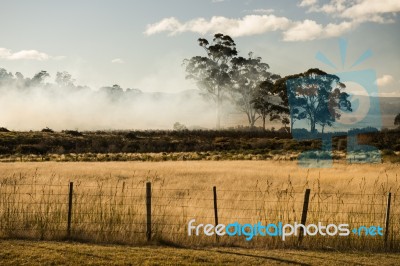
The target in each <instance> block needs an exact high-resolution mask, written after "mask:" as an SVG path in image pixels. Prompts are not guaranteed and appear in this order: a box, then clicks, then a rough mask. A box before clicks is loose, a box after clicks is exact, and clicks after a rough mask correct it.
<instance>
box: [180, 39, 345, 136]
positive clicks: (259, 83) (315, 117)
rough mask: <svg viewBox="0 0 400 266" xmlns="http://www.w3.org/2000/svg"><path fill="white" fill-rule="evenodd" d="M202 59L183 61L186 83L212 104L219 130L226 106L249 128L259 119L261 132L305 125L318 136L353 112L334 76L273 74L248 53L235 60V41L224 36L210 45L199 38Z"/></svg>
mask: <svg viewBox="0 0 400 266" xmlns="http://www.w3.org/2000/svg"><path fill="white" fill-rule="evenodd" d="M198 44H199V45H200V47H202V48H203V49H204V51H205V54H206V55H205V56H204V55H203V56H194V57H192V58H190V59H185V60H184V62H183V63H184V66H185V70H186V73H187V76H186V77H187V78H188V79H192V80H194V81H195V82H196V85H197V87H198V88H199V89H200V91H201V93H202V94H203V95H204V96H205V97H206V98H208V99H211V100H212V101H214V102H215V106H216V117H217V121H216V128H217V129H220V128H221V109H222V105H223V103H224V102H225V101H230V102H231V103H233V104H234V105H235V106H236V108H237V110H238V111H240V112H242V113H244V114H245V115H246V117H247V120H248V125H249V126H250V127H252V128H253V127H255V124H256V121H257V120H258V119H261V120H262V124H263V128H264V130H265V127H266V119H269V120H270V121H273V120H280V121H281V122H282V123H283V124H284V125H285V127H286V125H287V124H289V123H290V125H291V128H292V129H293V124H294V123H295V122H296V121H299V120H306V121H307V122H308V124H309V125H310V132H312V133H316V132H317V126H319V127H321V129H322V132H323V131H324V129H325V127H327V126H332V125H333V123H334V122H335V121H336V119H338V118H340V115H341V112H340V111H339V110H344V111H349V112H351V111H352V108H351V103H350V101H349V100H348V98H349V94H347V93H345V92H344V89H345V85H344V84H343V83H342V82H340V79H339V77H338V76H336V75H332V74H328V73H326V72H324V71H322V70H319V69H316V68H312V69H309V70H307V71H305V72H304V73H299V74H295V75H289V76H286V77H281V76H280V75H277V74H274V73H271V72H270V71H269V68H270V67H269V65H268V64H267V63H264V62H263V61H262V58H261V57H256V56H254V54H253V53H252V52H249V53H248V56H246V57H242V56H239V55H238V51H237V49H236V44H235V41H234V40H233V39H232V38H231V37H230V36H228V35H224V34H221V33H218V34H215V35H214V38H213V40H212V42H211V43H210V42H209V41H208V40H207V39H204V38H200V39H198Z"/></svg>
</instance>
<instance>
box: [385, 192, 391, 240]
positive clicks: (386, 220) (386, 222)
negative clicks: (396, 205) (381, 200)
mask: <svg viewBox="0 0 400 266" xmlns="http://www.w3.org/2000/svg"><path fill="white" fill-rule="evenodd" d="M391 200H392V193H390V192H389V193H388V197H387V205H386V217H385V248H387V247H388V237H389V226H390V203H391Z"/></svg>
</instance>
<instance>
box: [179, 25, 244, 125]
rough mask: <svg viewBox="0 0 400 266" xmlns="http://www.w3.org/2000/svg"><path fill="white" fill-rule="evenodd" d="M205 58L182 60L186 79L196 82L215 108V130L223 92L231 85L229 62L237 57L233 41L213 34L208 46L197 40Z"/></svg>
mask: <svg viewBox="0 0 400 266" xmlns="http://www.w3.org/2000/svg"><path fill="white" fill-rule="evenodd" d="M198 43H199V45H200V46H201V47H203V48H204V50H205V52H206V54H207V56H195V57H192V58H190V59H185V60H184V65H185V67H186V72H187V76H186V78H188V79H193V80H195V81H196V84H197V86H198V88H199V89H200V90H201V91H202V94H203V96H206V97H208V98H211V99H212V100H213V101H214V102H215V104H216V107H217V123H216V127H217V129H220V128H221V106H222V101H223V99H224V98H225V92H226V90H227V89H228V88H229V86H230V84H231V79H230V77H229V72H230V70H231V60H232V58H234V57H235V56H236V55H237V51H236V44H235V42H234V41H233V39H232V38H231V37H230V36H228V35H224V34H221V33H218V34H215V35H214V39H213V43H212V44H211V45H210V44H209V42H208V41H207V40H206V39H202V38H200V39H198Z"/></svg>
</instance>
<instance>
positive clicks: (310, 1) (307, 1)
mask: <svg viewBox="0 0 400 266" xmlns="http://www.w3.org/2000/svg"><path fill="white" fill-rule="evenodd" d="M317 2H318V0H303V1H301V2H300V4H299V6H312V5H315V4H316V3H317Z"/></svg>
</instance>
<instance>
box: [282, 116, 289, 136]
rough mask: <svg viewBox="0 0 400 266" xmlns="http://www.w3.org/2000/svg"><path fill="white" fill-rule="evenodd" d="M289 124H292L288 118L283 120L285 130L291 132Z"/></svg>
mask: <svg viewBox="0 0 400 266" xmlns="http://www.w3.org/2000/svg"><path fill="white" fill-rule="evenodd" d="M289 123H290V120H289V118H288V117H287V116H285V117H283V118H282V124H283V127H284V128H285V130H286V132H289V130H288V128H287V125H289Z"/></svg>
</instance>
